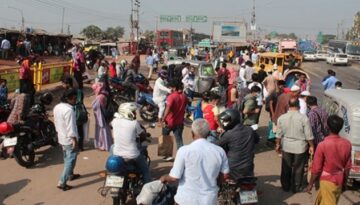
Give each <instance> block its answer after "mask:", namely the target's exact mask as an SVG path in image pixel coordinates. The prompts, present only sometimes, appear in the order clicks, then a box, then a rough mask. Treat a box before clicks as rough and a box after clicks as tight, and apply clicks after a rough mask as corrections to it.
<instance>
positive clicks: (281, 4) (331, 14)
mask: <svg viewBox="0 0 360 205" xmlns="http://www.w3.org/2000/svg"><path fill="white" fill-rule="evenodd" d="M140 2H141V7H140V32H141V31H145V30H155V28H156V24H158V28H159V29H161V28H166V29H182V28H190V27H191V25H190V24H189V23H160V22H158V23H156V22H157V21H158V20H157V19H158V16H159V15H182V18H183V19H184V18H185V16H186V15H205V16H207V17H208V22H207V23H193V24H192V27H193V28H194V29H195V31H196V32H202V33H208V34H211V30H212V23H213V21H240V20H245V21H247V22H250V19H251V13H252V7H253V0H140ZM9 7H11V8H9ZM14 8H15V9H14ZM63 8H65V9H64V11H65V15H64V31H65V32H66V31H67V29H68V25H69V26H70V31H71V33H72V34H78V33H79V32H80V31H81V29H82V28H84V27H86V26H87V25H90V24H94V25H97V26H99V27H100V28H102V29H106V28H107V27H110V26H122V27H124V28H125V32H126V33H125V36H129V30H130V28H129V25H130V24H129V19H130V17H129V16H130V9H131V0H76V1H75V0H0V27H5V28H12V27H15V28H20V26H21V13H20V11H19V9H20V10H22V12H23V15H24V19H25V27H32V28H41V29H44V30H46V31H49V32H54V33H58V32H60V31H61V27H62V23H61V22H62V13H63ZM255 8H256V22H257V28H259V29H260V32H262V33H270V32H272V31H276V32H278V33H291V32H294V33H296V34H297V35H298V36H300V37H309V38H312V37H314V36H316V34H317V33H318V32H320V31H321V32H323V33H326V34H337V29H338V28H339V30H340V31H341V30H345V31H346V30H347V29H349V28H350V27H351V25H352V22H353V18H354V15H355V14H356V13H357V12H358V11H360V0H337V1H335V0H255Z"/></svg>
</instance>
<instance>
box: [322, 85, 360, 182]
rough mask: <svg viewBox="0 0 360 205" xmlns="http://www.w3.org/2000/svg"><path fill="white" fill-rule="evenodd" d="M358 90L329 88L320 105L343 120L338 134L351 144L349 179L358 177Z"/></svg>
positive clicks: (359, 143) (359, 156) (359, 104)
mask: <svg viewBox="0 0 360 205" xmlns="http://www.w3.org/2000/svg"><path fill="white" fill-rule="evenodd" d="M357 99H360V90H351V89H340V90H338V89H329V90H326V91H325V96H324V99H323V103H322V107H323V108H324V109H325V110H326V111H327V113H328V114H329V115H333V114H337V115H338V116H340V117H342V118H343V120H344V126H343V128H342V130H341V131H340V134H339V135H340V136H341V137H344V138H346V139H348V140H349V141H350V142H351V145H352V151H351V161H352V167H351V170H350V174H349V181H350V182H351V183H352V182H353V181H354V179H359V178H360V101H359V100H357Z"/></svg>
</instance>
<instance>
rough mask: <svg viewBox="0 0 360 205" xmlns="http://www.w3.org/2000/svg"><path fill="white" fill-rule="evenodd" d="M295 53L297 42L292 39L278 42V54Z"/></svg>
mask: <svg viewBox="0 0 360 205" xmlns="http://www.w3.org/2000/svg"><path fill="white" fill-rule="evenodd" d="M296 51H297V42H296V40H293V39H282V40H281V41H280V42H279V53H294V52H296Z"/></svg>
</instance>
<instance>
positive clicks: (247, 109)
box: [242, 86, 261, 126]
mask: <svg viewBox="0 0 360 205" xmlns="http://www.w3.org/2000/svg"><path fill="white" fill-rule="evenodd" d="M260 91H261V89H260V88H259V87H258V86H253V87H252V88H251V89H250V93H249V94H248V95H247V96H245V99H244V109H243V111H242V112H243V114H244V122H243V124H244V125H248V126H252V125H255V124H257V121H258V117H259V116H258V115H259V113H260V108H259V106H258V104H257V101H256V100H257V98H258V97H259V95H260Z"/></svg>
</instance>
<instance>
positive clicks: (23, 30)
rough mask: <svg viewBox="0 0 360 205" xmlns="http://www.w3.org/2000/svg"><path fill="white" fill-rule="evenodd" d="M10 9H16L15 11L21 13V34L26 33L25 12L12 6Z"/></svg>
mask: <svg viewBox="0 0 360 205" xmlns="http://www.w3.org/2000/svg"><path fill="white" fill-rule="evenodd" d="M8 8H9V9H14V10H16V11H18V12H20V14H21V32H25V19H24V13H23V11H22V10H21V9H19V8H15V7H12V6H9V7H8Z"/></svg>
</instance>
